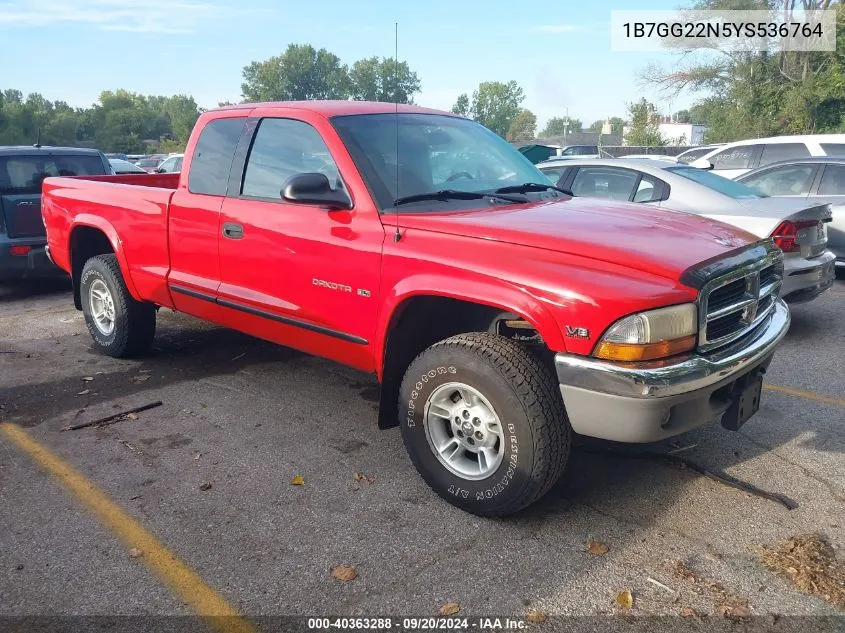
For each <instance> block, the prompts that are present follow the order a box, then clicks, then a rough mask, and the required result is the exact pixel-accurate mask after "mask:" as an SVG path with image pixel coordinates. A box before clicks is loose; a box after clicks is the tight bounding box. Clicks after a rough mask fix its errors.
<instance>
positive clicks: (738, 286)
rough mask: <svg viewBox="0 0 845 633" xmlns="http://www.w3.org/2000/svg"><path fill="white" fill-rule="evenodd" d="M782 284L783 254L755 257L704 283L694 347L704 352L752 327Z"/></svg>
mask: <svg viewBox="0 0 845 633" xmlns="http://www.w3.org/2000/svg"><path fill="white" fill-rule="evenodd" d="M782 283H783V255H782V254H781V253H780V251H774V250H773V251H769V253H768V254H767V255H765V256H764V257H761V258H760V259H759V260H757V261H755V262H752V263H746V264H744V265H742V266H741V267H739V268H737V269H735V270H732V271H729V272H728V273H725V274H723V275H720V276H719V277H717V278H716V279H713V280H711V281H709V282H707V283H706V284H705V285H704V287H703V288H702V289H701V294H700V295H699V339H698V349H699V350H700V351H708V350H712V349H715V348H718V347H722V346H724V345H728V344H729V343H732V342H733V341H735V340H737V339H739V338H741V337H742V336H745V335H746V334H748V333H750V332H751V331H752V330H754V329H755V328H756V327H757V326H758V325H759V324H760V323H761V322H762V321H763V319H765V318H766V316H767V315H768V314H769V313H770V312H771V311H772V309H773V308H774V306H775V302H776V300H777V297H778V295H779V294H780V288H781V284H782Z"/></svg>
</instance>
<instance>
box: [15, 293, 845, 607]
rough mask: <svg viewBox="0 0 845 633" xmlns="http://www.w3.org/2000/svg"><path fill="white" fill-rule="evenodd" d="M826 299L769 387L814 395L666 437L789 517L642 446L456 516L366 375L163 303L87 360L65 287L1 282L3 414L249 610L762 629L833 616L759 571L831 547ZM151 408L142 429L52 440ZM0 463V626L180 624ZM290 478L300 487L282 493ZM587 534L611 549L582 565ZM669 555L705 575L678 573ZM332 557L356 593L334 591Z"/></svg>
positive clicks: (145, 578)
mask: <svg viewBox="0 0 845 633" xmlns="http://www.w3.org/2000/svg"><path fill="white" fill-rule="evenodd" d="M843 306H845V282H841V281H840V282H837V285H836V286H835V287H834V288H833V289H832V290H831V291H829V292H828V293H827V294H825V295H824V296H822V297H821V298H820V299H818V300H816V301H814V302H812V303H810V304H807V305H799V306H796V307H794V309H793V311H792V313H793V325H792V329H791V331H790V334H789V335H788V337H787V339H786V341H785V343H784V345H783V346H782V347H781V349H780V351H779V352H778V353H777V355H776V357H775V361H774V362H773V364H772V366H771V368H770V370H769V373H768V383H769V384H770V385H771V386H772V389H777V388H778V387H781V388H785V389H787V390H803V391H805V392H809V393H806V394H804V395H801V396H796V395H794V393H790V392H789V391H784V390H783V389H780V390H772V389H769V390H767V391H766V392H764V399H763V403H762V407H761V409H760V411H759V413H758V414H757V415H756V416H755V417H754V418H753V419H752V420H751V421H750V422H749V423H748V424H747V425H746V426H745V427H743V429H742V430H741V431H740V432H738V433H731V432H729V431H726V430H723V429H722V428H721V427H718V426H715V425H713V426H708V427H706V428H704V429H700V430H698V431H695V432H692V433H689V434H687V435H684V436H682V437H680V438H676V440H674V441H675V444H673V445H672V446H673V447H675V448H685V447H691V448H688V449H686V450H684V451H682V452H681V453H678V454H679V455H682V456H683V457H685V458H688V459H690V460H692V461H694V462H696V463H697V464H700V465H702V466H706V467H707V468H710V469H714V470H719V469H723V470H724V471H726V472H727V473H729V474H731V475H733V476H734V477H737V478H739V479H742V480H744V481H746V482H749V483H752V484H754V485H757V486H759V487H761V488H764V489H766V490H769V491H773V492H778V493H781V494H783V495H786V496H787V497H789V498H791V499H793V500H794V501H796V502H797V503H798V508H797V509H795V510H792V511H789V510H787V509H786V508H784V507H783V506H781V505H779V504H777V503H773V502H772V501H770V500H767V499H763V498H760V497H757V496H752V495H749V494H747V493H745V492H743V491H741V490H737V489H734V488H729V487H726V486H724V485H722V484H720V483H718V482H716V481H713V480H711V479H708V478H705V477H702V476H699V475H697V474H695V473H694V472H692V471H690V470H686V469H680V468H678V467H676V466H674V465H671V464H666V463H661V462H655V461H652V460H648V459H635V458H631V457H630V453H631V452H632V451H636V450H641V449H636V448H634V449H630V448H628V449H624V450H625V453H626V454H625V455H616V454H608V453H607V452H602V451H604V449H606V448H608V447H607V446H605V445H598V446H600V448H601V449H602V450H600V451H596V446H597V445H596V444H590V445H589V446H587V447H582V448H580V449H577V450H576V451H575V452H574V453H573V455H572V457H571V459H570V462H569V465H568V468H567V473H566V475H565V477H564V479H563V480H562V481H561V482H560V484H558V486H557V487H556V488H555V489H554V490H553V491H552V492H551V493H550V494H549V495H548V496H547V497H546V498H545V499H544V500H542V501H541V502H540V503H538V504H537V505H536V506H534V507H532V508H530V509H529V510H527V511H526V512H524V513H523V514H521V515H519V516H517V517H514V518H510V519H507V520H486V519H481V518H478V517H474V516H471V515H469V514H465V513H463V512H461V511H459V510H457V509H455V508H453V507H451V506H449V505H447V504H446V503H445V502H443V501H441V500H440V499H439V498H438V497H436V496H435V495H434V494H433V493H432V492H430V491H429V490H428V489H427V488H426V486H425V485H424V484H423V482H422V481H421V479H420V478H419V477H418V476H417V474H416V472H415V471H414V469H413V467H412V465H411V463H410V461H409V460H408V459H407V457H406V456H405V452H404V449H403V447H402V442H401V439H400V436H399V431H398V429H390V430H387V431H379V430H378V428H377V425H376V400H377V394H378V386H377V384H376V382H375V380H374V379H373V378H372V377H371V376H369V375H366V374H362V373H360V372H357V371H354V370H351V369H347V368H345V367H341V366H338V365H335V364H332V363H329V362H327V361H324V360H321V359H318V358H314V357H309V356H306V355H303V354H300V353H298V352H296V351H293V350H290V349H286V348H281V347H277V346H274V345H271V344H268V343H265V342H262V341H258V340H256V339H252V338H249V337H246V336H243V335H240V334H238V333H235V332H232V331H228V330H225V329H221V328H216V327H211V326H208V325H206V324H203V323H200V322H197V321H195V320H193V319H191V318H188V317H184V316H181V315H177V314H174V313H172V312H169V311H166V310H162V311H161V313H160V315H159V331H158V335H157V338H156V348H155V351H154V353H153V354H152V355H150V356H148V357H146V358H144V359H140V360H137V361H125V360H115V359H110V358H107V357H105V356H102V355H100V354H98V353H96V352H95V351H93V350H92V348H91V346H90V339H89V336H88V333H87V331H86V329H85V325H84V323H83V321H82V318H81V314H80V313H78V312H76V311H75V310H74V309H73V305H72V300H71V296H70V292H69V290H68V289H67V288H62V287H59V288H54V289H50V290H44V291H37V290H30V291H27V290H26V289H20V288H17V289H14V288H13V289H9V288H5V289H0V404H2V406H3V408H2V410H0V419H2V420H5V421H6V422H8V423H14V424H16V425H19V426H20V427H21V428H22V429H23V430H24V431H25V433H26V434H27V437H29V438H32V439H33V440H34V441H35V442H38V443H39V444H40V445H42V446H44V447H46V448H48V449H49V450H51V451H53V452H54V453H55V454H56V455H57V456H58V457H59V458H61V460H63V461H64V462H65V463H66V464H68V465H70V466H72V467H74V468H75V469H77V470H78V471H79V473H81V475H82V476H84V477H86V478H87V479H88V480H89V481H90V482H91V483H92V484H94V485H96V486H97V487H98V488H99V489H101V490H102V491H104V493H105V494H106V495H108V497H109V498H110V499H111V500H112V501H113V502H114V503H115V504H117V505H118V506H119V507H120V508H121V509H122V511H123V512H125V513H126V514H127V515H128V516H129V517H132V518H134V520H137V522H139V523H140V524H141V525H143V527H144V528H145V529H146V530H148V531H149V532H150V533H152V534H153V535H155V536H156V537H157V538H158V539H160V541H161V542H162V543H163V544H164V546H166V547H167V548H168V549H169V551H171V552H173V553H174V555H176V556H178V557H180V558H181V560H183V561H184V562H185V564H186V565H187V566H189V567H190V569H192V570H193V571H194V572H196V574H198V576H199V577H201V578H202V579H203V580H204V582H206V583H208V585H209V586H210V587H212V588H213V589H214V590H215V591H216V592H219V594H220V595H221V596H222V597H223V598H225V600H227V601H228V603H229V604H231V605H232V606H233V607H234V609H236V610H237V611H239V612H240V613H242V614H244V615H246V616H250V617H257V616H261V615H276V614H285V615H292V614H303V615H326V614H334V615H368V616H369V615H386V614H389V615H403V614H404V615H407V614H417V615H436V614H437V611H438V609H439V607H440V606H441V605H442V604H444V603H446V602H457V603H459V604H460V605H461V613H467V614H491V613H493V614H498V615H504V614H515V615H519V614H524V613H525V612H526V610H527V609H539V610H542V611H546V612H548V613H552V614H603V613H614V612H615V610H616V607H615V605H614V599H615V597H616V595H617V592H618V591H619V590H621V589H630V590H632V591H633V595H634V607H633V609H632V610H631V612H632V613H640V614H678V613H679V612H680V611H681V610H682V609H683V608H692V609H696V610H697V611H699V612H703V613H717V612H719V610H720V608H722V607H723V605H724V604H725V603H730V604H737V603H738V602H739V603H742V602H743V601H747V603H748V605H749V607H750V609H751V611H752V612H753V613H759V614H770V613H777V614H832V613H834V612H835V611H834V609H833V607H831V606H830V605H828V604H827V603H825V602H824V601H822V600H821V599H819V598H816V597H812V596H809V595H807V594H804V593H802V592H800V591H798V590H797V589H794V588H793V587H792V586H791V585H789V583H788V582H787V581H786V580H783V579H781V578H779V577H776V576H774V575H772V573H771V572H769V571H767V570H766V569H765V568H764V567H762V566H761V565H760V564H759V562H758V548H759V547H760V546H763V545H770V544H774V543H775V542H777V541H778V540H780V539H785V538H788V537H790V536H792V535H795V534H805V533H810V532H821V533H823V534H824V535H826V536H827V538H828V539H829V540H830V542H831V543H832V544H833V545H834V546H835V547H836V548H837V549H838V551H839V553H840V555H841V554H842V551H841V548H842V547H843V546H845V529H843V527H842V526H843V521H845V406H843V405H845V383H843V380H842V375H843V373H845V371H843V370H844V369H845V367H843V354H842V350H843V349H845V346H843V344H845V318H843V313H845V310H843ZM158 400H160V401H162V403H163V405H162V406H160V407H158V408H155V409H151V410H149V411H145V412H143V413H140V414H138V416H137V419H125V420H122V421H120V422H117V423H115V424H112V425H108V426H104V427H100V428H86V429H81V430H77V431H66V432H63V431H61V429H62V428H63V427H65V426H67V425H69V424H74V423H79V422H81V421H83V422H84V421H88V420H93V419H96V418H99V417H102V416H106V415H109V414H111V413H114V412H117V411H122V410H125V409H127V408H132V407H136V406H140V405H144V404H147V403H150V402H153V401H158ZM611 448H613V450H616V447H611ZM645 448H647V449H649V450H654V449H655V448H658V449H661V450H665V449H666V448H667V447H666V446H665V445H661V446H658V447H654V446H650V447H645ZM0 456H2V457H0V525H2V526H3V530H2V531H0V614H3V615H9V614H38V613H43V612H44V610H45V605H50V607H49V610H50V612H53V613H67V614H93V613H160V614H179V613H184V612H186V610H188V609H189V606H186V605H185V604H184V603H183V601H182V600H180V599H179V597H178V594H177V593H176V592H174V591H173V590H172V586H171V585H168V583H167V582H166V581H164V580H162V578H161V575H160V574H159V573H158V572H157V571H156V570H155V569H154V568H153V567H152V566H149V565H144V562H145V560H144V557H143V556H141V557H139V558H131V557H130V556H129V553H128V549H127V545H128V544H127V542H126V541H125V539H124V540H121V537H120V535H119V534H116V533H115V531H114V529H112V528H109V527H108V526H106V525H104V524H103V523H102V522H101V521H98V520H97V519H96V518H95V517H94V515H93V514H91V513H90V512H89V511H88V510H87V509H86V507H85V505H84V503H82V502H80V501H79V499H78V498H77V497H76V496H74V495H71V494H69V493H68V492H67V491H66V490H65V489H64V487H63V486H62V485H61V484H60V483H57V482H56V481H55V480H53V479H51V478H50V477H49V476H48V475H46V474H45V472H44V471H43V469H42V468H40V467H39V466H38V465H36V463H35V462H34V461H33V460H32V459H31V458H30V457H29V456H28V455H27V454H26V453H25V452H23V451H21V449H20V447H19V446H17V445H16V444H15V442H13V441H10V440H9V438H8V437H5V436H4V435H3V434H2V433H0ZM356 473H360V474H361V475H363V476H365V477H364V478H359V479H356V478H355V475H356ZM296 475H301V476H302V477H303V478H304V485H301V486H297V485H291V484H290V481H291V479H292V478H293V477H294V476H296ZM209 485H210V487H209ZM588 539H595V540H597V541H600V542H602V543H604V544H606V545H607V546H608V547H609V551H608V553H606V554H604V555H594V554H590V553H589V552H587V551H586V549H585V543H586V541H587V540H588ZM676 561H683V562H685V564H686V565H687V566H688V567H689V568H690V569H691V570H693V571H694V573H695V574H696V576H697V577H699V578H700V579H704V580H706V582H692V581H691V580H690V579H689V578H686V579H685V578H684V577H683V575H679V574H678V573H677V572H673V571H672V570H671V565H672V564H673V563H674V562H676ZM339 564H345V565H352V566H354V567H355V568H356V569H357V571H358V578H357V579H356V580H354V581H351V582H340V581H338V580H334V579H333V578H332V577H331V575H330V569H331V568H332V567H333V566H335V565H339ZM649 578H651V579H652V580H656V581H658V582H659V583H662V584H663V585H665V586H666V587H668V590H667V589H665V588H661V587H659V586H658V585H656V584H654V583H652V582H651V581H649V580H648V579H649ZM710 581H712V583H715V584H710ZM715 586H718V587H721V589H720V590H717V589H714V587H715Z"/></svg>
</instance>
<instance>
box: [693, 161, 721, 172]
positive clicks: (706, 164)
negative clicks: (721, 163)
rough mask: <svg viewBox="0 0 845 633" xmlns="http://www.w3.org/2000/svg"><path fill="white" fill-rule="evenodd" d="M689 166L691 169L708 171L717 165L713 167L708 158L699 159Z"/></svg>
mask: <svg viewBox="0 0 845 633" xmlns="http://www.w3.org/2000/svg"><path fill="white" fill-rule="evenodd" d="M689 165H690V167H695V168H696V169H706V170H708V171H709V170H711V169H713V168H714V167H715V165H713V163H711V162H710V161H709V160H707V159H706V158H697V159H695V160H694V161H692V162H691V163H690V164H689Z"/></svg>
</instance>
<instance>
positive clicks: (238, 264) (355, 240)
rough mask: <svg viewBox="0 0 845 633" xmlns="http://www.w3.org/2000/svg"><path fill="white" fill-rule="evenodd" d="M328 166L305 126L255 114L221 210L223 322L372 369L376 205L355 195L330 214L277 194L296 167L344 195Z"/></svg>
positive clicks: (342, 183)
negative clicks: (238, 175) (236, 179)
mask: <svg viewBox="0 0 845 633" xmlns="http://www.w3.org/2000/svg"><path fill="white" fill-rule="evenodd" d="M259 118H260V116H259ZM337 165H338V161H336V160H335V157H333V156H332V154H331V152H330V151H329V149H328V147H327V145H326V143H325V142H324V140H323V138H322V137H321V134H320V132H318V131H317V129H316V128H315V127H314V126H313V125H311V124H310V123H308V122H305V121H304V120H299V119H294V118H273V117H268V118H260V120H259V121H258V126H257V128H256V131H255V135H254V137H253V140H252V144H251V147H250V149H249V153H248V155H247V157H246V161H245V165H244V168H243V177H242V179H241V181H240V183H238V185H237V186H236V188H237V189H238V190H237V191H232V185H231V184H230V186H229V188H230V192H229V196H228V197H227V198H226V200H225V201H224V203H223V208H222V213H221V216H220V236H221V239H220V273H221V284H220V289H219V302H220V305H221V306H222V309H223V313H224V314H223V316H224V322H225V323H226V324H227V325H229V326H230V327H233V328H235V329H239V330H241V331H244V332H248V333H250V334H254V335H256V336H260V337H262V338H266V339H268V340H272V341H276V342H278V343H281V344H283V345H287V346H290V347H295V348H297V349H301V350H303V351H306V352H309V353H312V354H317V355H321V356H325V357H328V358H333V359H335V360H338V361H341V362H345V363H347V364H350V365H353V366H358V367H361V368H362V369H372V367H371V366H370V365H371V364H372V361H371V354H370V353H369V350H368V343H369V342H370V340H371V339H372V335H373V332H374V330H375V322H376V316H377V314H376V313H377V306H378V291H379V287H378V283H379V272H380V265H381V248H382V243H383V241H384V229H383V227H382V225H381V221H380V220H379V218H378V214H377V212H376V210H375V208H374V207H373V206H372V204H371V202H370V201H369V199H366V200H363V199H362V198H364V197H365V196H360V195H359V196H358V200H357V201H356V204H355V206H354V208H353V209H350V210H334V211H331V210H327V209H326V208H321V207H319V206H316V205H311V204H301V203H290V202H286V201H285V200H283V199H282V197H281V190H282V188H283V186H284V183H285V182H286V181H287V180H288V179H289V178H290V177H291V176H294V175H296V174H299V173H313V172H320V173H323V174H325V175H326V176H327V177H328V178H329V181H330V182H331V184H332V186H333V187H343V188H347V191H348V186H347V184H346V182H348V179H344V177H343V174H342V173H341V171H340V170H339V168H338V166H337ZM347 169H350V167H347Z"/></svg>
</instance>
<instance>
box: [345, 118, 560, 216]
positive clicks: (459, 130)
mask: <svg viewBox="0 0 845 633" xmlns="http://www.w3.org/2000/svg"><path fill="white" fill-rule="evenodd" d="M397 122H398V130H397ZM332 123H333V124H334V127H335V129H336V130H337V132H338V134H339V135H340V137H341V138H342V139H343V142H344V144H345V145H346V147H347V148H348V149H349V153H350V154H351V155H352V159H353V160H354V161H355V165H356V166H357V167H358V170H359V171H360V172H361V175H362V176H363V178H364V180H365V181H366V183H367V186H368V187H369V190H370V193H371V194H372V195H373V198H374V199H375V200H376V203H377V204H378V206H379V208H380V209H381V210H388V209H390V210H394V209H396V208H397V207H396V205H395V204H394V202H395V201H396V200H397V199H401V198H407V197H408V196H417V195H420V194H428V193H432V192H436V191H442V190H457V191H466V192H473V193H480V192H492V191H495V190H496V189H499V188H501V187H504V186H508V185H519V184H523V183H527V182H541V183H545V182H548V178H546V177H544V176H543V174H542V173H540V171H539V170H538V169H537V168H536V167H534V165H532V164H531V162H530V161H529V160H528V159H527V158H525V156H523V155H522V154H520V153H519V152H518V151H517V150H516V149H514V148H513V147H512V146H511V145H509V144H508V143H507V142H506V141H505V140H504V139H502V138H501V137H500V136H497V135H496V134H494V133H493V132H491V131H490V130H488V129H487V128H485V127H484V126H482V125H480V124H478V123H476V122H474V121H469V120H467V119H462V118H457V117H450V116H445V115H437V114H408V113H404V114H399V115H396V114H359V115H351V116H338V117H334V118H333V119H332ZM397 132H398V134H397ZM397 145H398V150H399V151H398V156H399V160H398V168H397V159H396V157H397ZM397 176H398V178H397ZM397 180H398V182H397ZM490 204H496V201H495V199H494V198H481V199H479V200H477V201H473V202H472V203H471V205H470V206H473V207H477V206H479V205H485V206H486V205H490ZM467 206H468V203H467V201H466V200H460V199H454V198H453V199H437V200H425V201H420V202H418V203H415V204H411V205H403V207H402V208H401V209H400V210H406V211H414V212H418V211H420V210H421V208H422V207H428V208H432V209H437V210H441V209H444V208H445V209H448V208H461V207H464V208H465V207H467ZM406 207H409V208H407V209H406Z"/></svg>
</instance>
